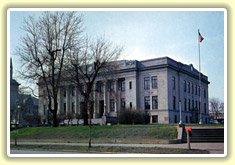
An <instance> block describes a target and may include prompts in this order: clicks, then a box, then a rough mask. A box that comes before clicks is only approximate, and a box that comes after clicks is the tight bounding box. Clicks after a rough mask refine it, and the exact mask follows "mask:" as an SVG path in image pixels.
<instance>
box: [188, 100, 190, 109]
mask: <svg viewBox="0 0 235 165" xmlns="http://www.w3.org/2000/svg"><path fill="white" fill-rule="evenodd" d="M188 111H190V99H188Z"/></svg>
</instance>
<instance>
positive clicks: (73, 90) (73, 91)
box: [72, 87, 75, 96]
mask: <svg viewBox="0 0 235 165" xmlns="http://www.w3.org/2000/svg"><path fill="white" fill-rule="evenodd" d="M74 93H75V88H74V87H72V96H74V95H75V94H74Z"/></svg>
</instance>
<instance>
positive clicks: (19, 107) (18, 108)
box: [17, 105, 21, 127]
mask: <svg viewBox="0 0 235 165" xmlns="http://www.w3.org/2000/svg"><path fill="white" fill-rule="evenodd" d="M20 109H21V106H20V105H18V106H17V110H18V112H17V115H18V127H19V125H20Z"/></svg>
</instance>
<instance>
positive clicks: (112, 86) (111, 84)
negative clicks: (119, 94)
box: [110, 82, 114, 92]
mask: <svg viewBox="0 0 235 165" xmlns="http://www.w3.org/2000/svg"><path fill="white" fill-rule="evenodd" d="M110 92H114V82H110Z"/></svg>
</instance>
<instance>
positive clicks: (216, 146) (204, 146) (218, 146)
mask: <svg viewBox="0 0 235 165" xmlns="http://www.w3.org/2000/svg"><path fill="white" fill-rule="evenodd" d="M11 144H14V142H11ZM18 144H19V145H20V144H22V145H67V146H88V143H44V142H18ZM92 146H106V147H112V146H113V147H115V146H118V147H144V148H148V147H149V148H151V147H158V148H180V149H187V143H182V144H105V143H100V144H94V143H92ZM191 149H199V150H208V151H209V152H210V154H224V143H191Z"/></svg>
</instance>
